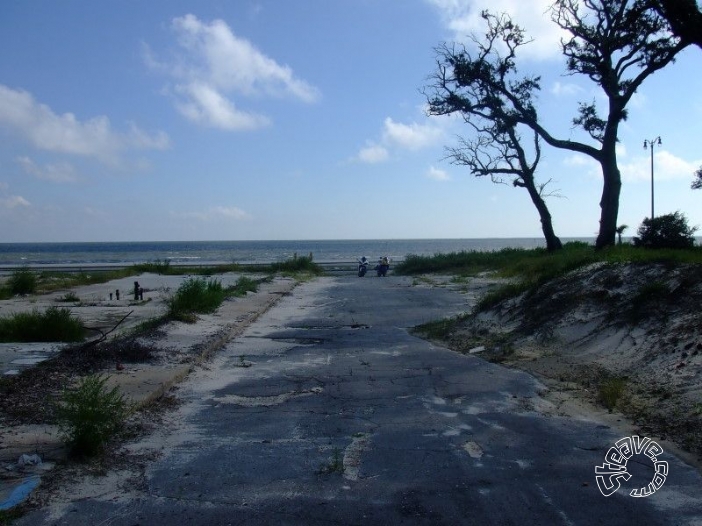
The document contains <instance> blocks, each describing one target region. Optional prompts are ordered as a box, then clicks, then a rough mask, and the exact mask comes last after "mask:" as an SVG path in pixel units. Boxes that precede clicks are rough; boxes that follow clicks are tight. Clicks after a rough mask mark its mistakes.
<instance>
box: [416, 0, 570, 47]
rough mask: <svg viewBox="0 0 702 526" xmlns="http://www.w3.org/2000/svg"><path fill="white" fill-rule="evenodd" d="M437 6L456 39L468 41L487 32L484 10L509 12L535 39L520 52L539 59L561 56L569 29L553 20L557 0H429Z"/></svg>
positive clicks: (443, 20)
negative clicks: (562, 42) (551, 7)
mask: <svg viewBox="0 0 702 526" xmlns="http://www.w3.org/2000/svg"><path fill="white" fill-rule="evenodd" d="M426 1H427V2H428V3H429V4H431V5H433V6H434V7H436V9H437V10H438V11H439V14H440V16H441V20H442V22H443V24H444V25H445V26H446V28H447V29H449V30H450V31H451V32H452V33H453V36H452V38H453V39H454V40H456V41H458V42H466V41H467V38H466V37H467V36H468V35H469V34H476V35H479V36H480V35H483V34H484V33H485V29H486V27H485V24H484V21H483V19H482V18H481V17H480V13H481V11H483V10H488V11H489V12H491V13H493V14H500V13H507V14H509V15H510V16H511V17H512V21H514V22H515V23H516V24H517V25H519V26H520V27H521V28H522V29H524V30H525V31H526V33H527V36H528V37H529V38H532V39H533V40H534V41H533V42H531V43H530V44H529V45H526V46H524V47H523V48H522V49H521V50H520V51H521V53H522V54H523V55H524V56H529V57H532V58H535V59H550V58H558V57H561V48H560V43H559V40H560V38H562V37H564V36H565V35H566V34H565V32H564V31H563V30H562V29H561V28H560V27H558V26H557V25H556V24H555V23H553V22H552V21H551V15H550V9H549V8H550V6H551V5H552V4H553V0H527V1H525V0H426Z"/></svg>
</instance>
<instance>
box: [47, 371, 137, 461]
mask: <svg viewBox="0 0 702 526" xmlns="http://www.w3.org/2000/svg"><path fill="white" fill-rule="evenodd" d="M106 382H107V377H106V376H102V375H90V376H86V377H84V378H82V379H81V380H80V382H79V383H78V386H77V387H76V388H75V389H66V390H64V392H63V395H62V397H61V403H60V405H59V407H58V409H57V416H58V422H59V431H60V433H61V436H62V438H63V440H64V441H65V443H66V445H67V446H68V448H69V450H70V453H71V455H73V456H77V457H90V456H94V455H96V454H97V453H99V452H100V451H102V450H103V448H104V446H105V445H106V444H107V442H108V441H109V440H110V439H111V438H112V437H113V436H115V435H116V434H117V433H118V432H119V431H120V430H121V429H122V428H123V426H124V423H125V421H126V419H127V416H128V415H129V413H130V412H131V410H132V407H131V406H130V404H128V403H127V401H126V400H125V399H124V395H122V394H121V393H120V392H119V389H118V388H117V387H113V388H112V389H108V388H107V387H106V386H105V383H106Z"/></svg>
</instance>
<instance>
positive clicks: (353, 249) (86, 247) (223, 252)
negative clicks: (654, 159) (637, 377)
mask: <svg viewBox="0 0 702 526" xmlns="http://www.w3.org/2000/svg"><path fill="white" fill-rule="evenodd" d="M580 240H581V241H588V242H591V241H592V240H589V239H580ZM564 241H567V240H565V239H564ZM544 246H545V243H544V241H543V239H541V238H513V239H506V238H505V239H404V240H366V241H364V240H343V241H329V240H327V241H176V242H163V241H160V242H133V243H0V266H3V267H8V266H17V265H42V266H46V265H76V266H79V265H132V264H135V263H146V262H152V261H157V260H160V261H163V260H169V261H170V262H171V263H173V264H194V265H202V264H211V263H232V262H236V263H272V262H276V261H285V260H286V259H289V258H291V257H293V255H294V254H297V255H299V256H307V255H309V254H310V253H311V254H312V255H313V257H314V260H315V261H317V262H320V263H333V262H347V261H355V260H356V259H358V258H359V257H360V256H367V257H368V258H369V259H370V260H371V261H373V260H375V259H377V258H378V257H380V256H384V255H387V256H389V257H390V258H391V259H392V260H393V261H399V260H402V259H404V257H405V256H407V255H408V254H416V255H428V256H431V255H434V254H441V253H450V252H459V251H462V250H468V251H470V250H478V251H490V250H500V249H502V248H505V247H513V248H534V247H544Z"/></svg>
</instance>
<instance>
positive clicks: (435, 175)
mask: <svg viewBox="0 0 702 526" xmlns="http://www.w3.org/2000/svg"><path fill="white" fill-rule="evenodd" d="M426 175H427V177H428V178H429V179H434V180H435V181H450V180H451V177H450V176H449V174H447V173H446V172H445V171H444V170H441V169H439V168H436V167H434V166H430V167H429V170H428V171H427V174H426Z"/></svg>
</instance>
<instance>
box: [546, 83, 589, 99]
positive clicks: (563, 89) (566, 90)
mask: <svg viewBox="0 0 702 526" xmlns="http://www.w3.org/2000/svg"><path fill="white" fill-rule="evenodd" d="M583 91H584V90H583V88H581V87H580V86H578V85H577V84H572V83H565V84H562V83H560V82H554V83H553V86H552V87H551V93H553V94H554V95H556V96H557V97H560V96H573V95H579V94H580V93H582V92H583Z"/></svg>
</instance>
